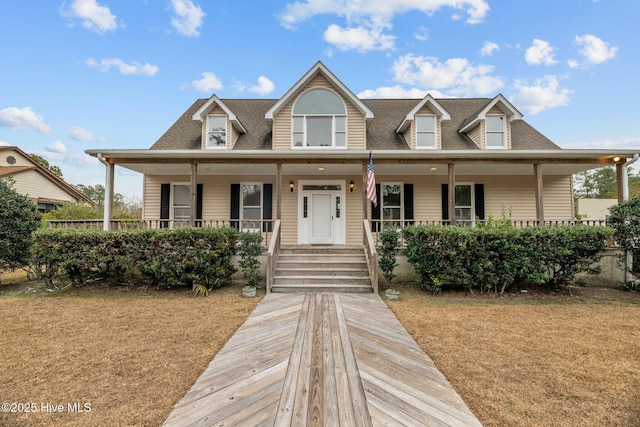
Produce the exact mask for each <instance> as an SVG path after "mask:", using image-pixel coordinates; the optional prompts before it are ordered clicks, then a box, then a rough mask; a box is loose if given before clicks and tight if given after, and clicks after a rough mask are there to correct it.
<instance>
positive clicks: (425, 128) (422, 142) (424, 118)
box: [416, 115, 438, 148]
mask: <svg viewBox="0 0 640 427" xmlns="http://www.w3.org/2000/svg"><path fill="white" fill-rule="evenodd" d="M436 124H437V121H436V116H434V115H417V116H416V148H436V142H437V141H438V139H437V135H436Z"/></svg>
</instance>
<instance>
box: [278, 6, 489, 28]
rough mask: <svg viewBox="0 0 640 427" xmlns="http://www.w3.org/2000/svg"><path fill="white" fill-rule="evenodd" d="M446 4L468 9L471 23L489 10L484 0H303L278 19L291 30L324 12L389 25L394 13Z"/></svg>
mask: <svg viewBox="0 0 640 427" xmlns="http://www.w3.org/2000/svg"><path fill="white" fill-rule="evenodd" d="M443 7H450V8H453V9H454V10H456V11H464V12H466V14H467V23H469V24H477V23H480V22H482V20H483V19H484V17H485V16H486V14H487V12H488V11H489V4H488V3H487V2H486V1H484V0H394V1H379V0H306V1H302V0H300V1H296V2H293V3H288V4H287V5H286V6H285V8H284V11H283V12H282V13H281V14H280V15H279V18H280V24H281V25H282V26H284V27H285V28H289V29H293V28H295V27H296V25H297V24H299V23H300V22H303V21H306V20H307V19H310V18H312V17H314V16H315V15H321V14H332V15H337V16H341V17H345V18H347V20H348V22H356V23H359V22H363V21H365V20H368V21H370V22H372V23H374V24H376V25H380V24H383V25H387V24H388V23H389V22H391V20H392V19H393V17H394V16H395V15H399V14H402V13H406V12H411V11H418V12H423V13H425V14H427V15H431V14H433V13H434V12H436V11H438V10H439V9H441V8H443Z"/></svg>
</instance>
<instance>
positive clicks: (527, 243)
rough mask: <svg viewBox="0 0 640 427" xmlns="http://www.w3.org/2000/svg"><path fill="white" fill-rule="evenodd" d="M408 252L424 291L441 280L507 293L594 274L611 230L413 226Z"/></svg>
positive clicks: (436, 288) (409, 231)
mask: <svg viewBox="0 0 640 427" xmlns="http://www.w3.org/2000/svg"><path fill="white" fill-rule="evenodd" d="M404 232H405V239H406V242H407V248H406V250H405V255H406V256H407V259H408V260H409V262H410V263H411V264H412V265H413V267H414V269H415V271H416V273H417V274H418V275H419V279H420V284H421V285H422V287H423V288H424V289H425V290H430V291H434V292H437V291H439V290H440V289H441V287H442V285H443V284H445V283H446V284H451V285H452V286H454V287H462V288H464V289H466V290H478V291H481V292H484V291H495V292H500V293H502V292H504V291H505V290H507V289H509V288H511V287H512V286H514V285H516V284H518V283H521V282H529V283H534V284H538V285H544V286H546V287H548V288H558V287H559V286H561V285H566V284H570V283H578V284H581V283H580V282H577V281H575V276H576V274H577V273H580V272H585V271H586V272H595V271H597V269H596V267H595V266H594V264H595V263H597V261H598V260H599V259H600V253H601V251H602V250H603V249H604V248H605V246H606V242H607V239H608V238H610V237H611V235H612V230H611V229H610V228H607V227H582V226H571V227H530V228H513V227H498V228H493V227H478V228H461V227H447V226H413V227H408V228H406V229H405V231H404Z"/></svg>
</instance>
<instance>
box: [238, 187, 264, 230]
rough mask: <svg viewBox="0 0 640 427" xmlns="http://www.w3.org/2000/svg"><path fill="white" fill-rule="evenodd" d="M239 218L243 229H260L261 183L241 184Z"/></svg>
mask: <svg viewBox="0 0 640 427" xmlns="http://www.w3.org/2000/svg"><path fill="white" fill-rule="evenodd" d="M240 195H241V198H240V215H241V216H240V219H241V221H242V230H243V231H260V230H261V229H262V184H253V183H243V184H241V194H240Z"/></svg>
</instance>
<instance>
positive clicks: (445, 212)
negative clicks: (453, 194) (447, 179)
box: [442, 184, 449, 221]
mask: <svg viewBox="0 0 640 427" xmlns="http://www.w3.org/2000/svg"><path fill="white" fill-rule="evenodd" d="M448 220H449V184H442V221H448Z"/></svg>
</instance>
